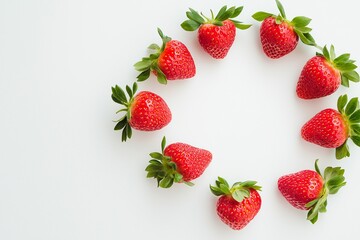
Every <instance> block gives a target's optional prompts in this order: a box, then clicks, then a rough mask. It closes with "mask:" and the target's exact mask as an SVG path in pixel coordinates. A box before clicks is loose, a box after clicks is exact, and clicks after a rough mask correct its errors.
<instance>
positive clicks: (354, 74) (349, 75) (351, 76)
mask: <svg viewBox="0 0 360 240" xmlns="http://www.w3.org/2000/svg"><path fill="white" fill-rule="evenodd" d="M342 75H344V77H346V78H347V79H349V80H350V81H353V82H359V81H360V78H359V74H358V73H357V72H355V71H350V72H345V73H343V74H342Z"/></svg>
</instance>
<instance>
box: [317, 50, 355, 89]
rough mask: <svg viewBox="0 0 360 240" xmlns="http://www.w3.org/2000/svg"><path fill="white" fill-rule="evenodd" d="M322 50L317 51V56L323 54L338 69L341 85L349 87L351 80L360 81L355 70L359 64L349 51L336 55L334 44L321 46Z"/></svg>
mask: <svg viewBox="0 0 360 240" xmlns="http://www.w3.org/2000/svg"><path fill="white" fill-rule="evenodd" d="M319 49H320V50H321V51H322V52H321V53H319V52H317V53H316V55H317V56H323V57H324V58H325V59H326V60H327V62H328V63H329V64H330V65H331V66H333V67H334V68H335V69H337V70H338V71H339V72H340V75H341V85H343V86H345V87H349V85H350V84H349V83H350V81H352V82H359V81H360V77H359V74H358V73H357V72H356V71H355V69H356V68H357V66H356V65H355V60H352V59H350V54H349V53H344V54H341V55H340V56H338V57H336V54H335V48H334V46H333V45H331V46H330V49H328V48H327V47H326V46H324V47H323V48H321V47H319Z"/></svg>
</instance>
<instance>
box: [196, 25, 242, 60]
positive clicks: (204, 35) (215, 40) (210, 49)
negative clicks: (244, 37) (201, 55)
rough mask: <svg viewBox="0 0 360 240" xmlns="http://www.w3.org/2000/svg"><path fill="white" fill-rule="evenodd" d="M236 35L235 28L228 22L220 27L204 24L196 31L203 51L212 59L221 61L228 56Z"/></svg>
mask: <svg viewBox="0 0 360 240" xmlns="http://www.w3.org/2000/svg"><path fill="white" fill-rule="evenodd" d="M235 35H236V27H235V25H234V23H233V22H232V21H230V20H225V21H223V25H222V26H216V25H214V24H211V23H205V24H203V25H201V26H200V28H199V30H198V40H199V43H200V45H201V46H202V47H203V49H204V50H205V51H206V52H207V53H209V54H210V56H212V57H213V58H216V59H222V58H225V56H226V55H227V54H228V52H229V50H230V48H231V46H232V44H233V43H234V40H235Z"/></svg>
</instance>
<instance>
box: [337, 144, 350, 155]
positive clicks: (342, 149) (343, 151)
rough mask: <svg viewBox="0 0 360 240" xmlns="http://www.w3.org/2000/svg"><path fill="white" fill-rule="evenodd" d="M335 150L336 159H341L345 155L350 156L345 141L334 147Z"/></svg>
mask: <svg viewBox="0 0 360 240" xmlns="http://www.w3.org/2000/svg"><path fill="white" fill-rule="evenodd" d="M335 151H336V152H335V156H336V159H338V160H340V159H343V158H345V157H350V151H349V147H348V145H347V143H346V141H345V143H344V144H343V145H341V146H340V147H338V148H336V150H335Z"/></svg>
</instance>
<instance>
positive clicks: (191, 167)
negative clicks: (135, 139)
mask: <svg viewBox="0 0 360 240" xmlns="http://www.w3.org/2000/svg"><path fill="white" fill-rule="evenodd" d="M165 146H166V139H165V137H164V138H163V140H162V142H161V150H162V152H161V153H159V152H153V153H150V157H152V159H151V160H150V161H149V163H150V164H149V165H148V166H147V168H146V169H145V170H146V171H147V172H148V174H147V177H148V178H156V180H157V182H158V186H160V187H163V188H169V187H171V186H172V185H173V183H174V182H176V183H186V184H188V185H193V184H192V183H191V181H192V180H194V179H196V178H198V177H200V176H201V175H202V174H203V172H204V171H205V169H206V168H207V166H208V165H209V164H210V162H211V159H212V154H211V152H209V151H208V150H205V149H201V148H197V147H193V146H191V145H189V144H186V143H173V144H170V145H169V146H167V147H165Z"/></svg>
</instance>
